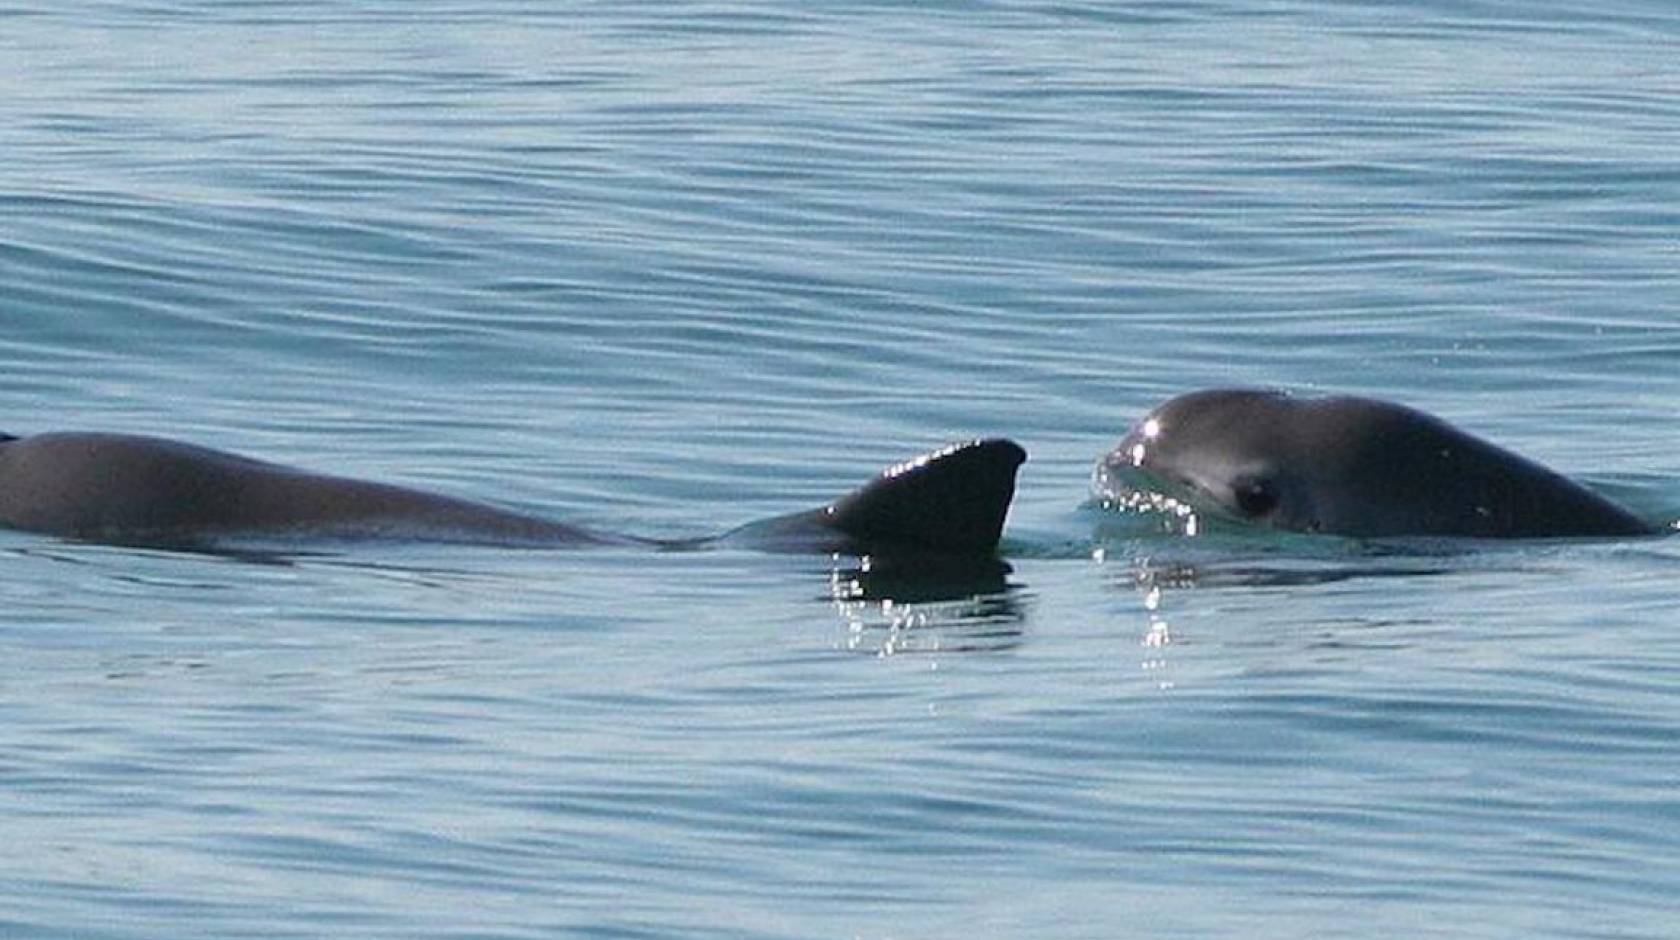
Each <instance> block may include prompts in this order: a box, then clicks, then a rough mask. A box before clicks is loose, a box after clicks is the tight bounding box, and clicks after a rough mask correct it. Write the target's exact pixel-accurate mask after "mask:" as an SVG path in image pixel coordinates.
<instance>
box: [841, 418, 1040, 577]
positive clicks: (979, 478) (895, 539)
mask: <svg viewBox="0 0 1680 940" xmlns="http://www.w3.org/2000/svg"><path fill="white" fill-rule="evenodd" d="M1026 459H1027V452H1026V451H1024V450H1022V449H1021V445H1019V444H1017V443H1015V442H1014V441H1010V440H1004V439H1002V438H993V439H990V440H983V441H969V442H968V443H966V444H953V445H952V446H950V447H947V448H944V449H943V450H938V451H934V452H933V453H931V454H927V455H925V456H922V457H917V458H916V459H914V460H910V461H906V462H904V463H901V464H898V465H897V466H893V467H888V468H887V469H886V470H885V471H884V472H882V474H881V475H880V476H879V477H878V478H876V479H875V480H874V481H872V482H871V483H869V484H868V485H866V486H864V487H863V488H862V489H859V490H855V491H853V492H851V493H849V494H847V495H846V496H843V497H841V498H840V499H839V500H837V501H835V502H834V504H833V505H831V506H829V507H828V508H826V509H824V510H821V511H820V512H821V513H822V518H823V521H824V523H825V524H826V525H827V526H828V527H829V528H832V529H834V530H836V531H838V532H841V533H843V534H845V535H846V536H848V537H849V538H851V539H853V540H855V541H856V542H857V543H858V545H859V546H860V547H862V548H864V549H874V550H880V549H881V548H891V547H899V548H920V549H930V550H934V551H941V552H953V553H962V554H983V553H988V552H993V551H996V550H997V544H998V537H999V536H1000V535H1002V533H1003V519H1004V516H1005V515H1006V514H1007V513H1008V512H1009V501H1010V500H1011V499H1012V498H1014V496H1015V471H1016V470H1017V469H1018V468H1019V467H1020V466H1021V463H1022V462H1023V461H1025V460H1026Z"/></svg>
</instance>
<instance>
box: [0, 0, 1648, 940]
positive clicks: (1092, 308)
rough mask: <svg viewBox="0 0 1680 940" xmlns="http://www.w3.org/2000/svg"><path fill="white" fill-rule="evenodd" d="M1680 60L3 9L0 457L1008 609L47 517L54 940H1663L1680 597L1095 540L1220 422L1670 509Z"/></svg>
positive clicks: (237, 10) (645, 17)
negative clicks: (991, 488) (374, 508)
mask: <svg viewBox="0 0 1680 940" xmlns="http://www.w3.org/2000/svg"><path fill="white" fill-rule="evenodd" d="M1677 44H1680V9H1676V8H1675V7H1674V5H1673V4H1671V3H1667V2H1657V0H1610V2H1608V3H1604V4H1598V5H1581V4H1565V3H1554V2H1527V0H1524V2H1518V0H1487V2H1463V3H1460V2H1455V3H1432V2H1414V3H1396V4H1374V3H1371V4H1367V3H1328V2H1325V3H1314V2H1290V0H1283V2H1258V0H1255V2H1216V0H1186V2H1154V3H1131V4H1113V5H1104V4H1032V3H1016V2H998V3H986V4H976V5H961V4H945V3H930V4H914V5H912V4H902V5H900V4H878V3H870V2H866V0H847V2H841V3H834V4H825V5H817V4H797V3H769V2H765V3H737V2H728V0H725V2H720V3H705V2H677V3H631V2H619V3H566V4H528V3H519V2H513V0H454V2H437V3H397V2H390V0H367V2H352V0H315V2H303V0H292V2H286V3H266V2H239V3H212V2H188V0H162V2H158V3H144V4H142V3H76V4H61V5H51V4H35V3H25V4H21V5H20V4H11V5H7V6H3V7H0V155H3V158H0V221H3V225H0V366H3V368H0V402H3V404H4V408H3V419H0V427H3V428H4V429H5V430H9V431H12V432H15V433H22V432H32V431H37V430H44V429H49V428H101V429H111V430H124V431H136V432H148V433H162V434H168V435H172V436H177V437H184V438H187V439H190V440H193V441H196V442H199V443H204V444H210V445H216V446H221V447H226V448H231V449H236V450H240V451H244V452H248V453H252V454H256V455H260V456H263V457H267V458H271V459H277V460H283V461H288V462H293V463H298V464H303V465H306V466H311V467H317V468H323V469H336V470H339V471H342V472H347V473H354V474H359V475H364V476H370V477H376V478H379V479H384V480H391V481H397V482H404V483H408V484H413V485H419V486H425V487H429V488H435V489H439V490H444V491H447V492H451V493H455V494H460V495H465V496H471V497H475V498H481V499H487V500H492V501H497V502H501V503H504V504H506V505H511V506H515V507H519V508H522V509H527V510H532V511H541V512H545V513H551V514H553V515H555V516H557V517H561V518H565V519H568V520H572V521H577V522H581V523H585V524H588V525H592V526H596V527H600V528H604V529H610V530H620V531H630V532H636V533H641V534H651V535H685V534H700V533H706V532H715V531H718V530H721V529H724V528H728V527H730V526H732V525H735V524H738V523H742V522H745V521H748V520H750V519H754V518H757V517H761V516H766V515H771V514H774V513H778V512H785V511H789V510H793V509H800V508H805V507H808V506H811V505H815V504H817V503H819V502H821V501H822V500H825V499H827V498H828V497H830V496H832V495H834V494H836V493H838V492H840V491H842V490H844V489H847V488H849V487H851V486H853V485H854V484H856V483H858V482H861V481H862V480H863V479H865V478H866V477H868V476H869V475H870V474H872V473H874V472H875V471H876V470H878V469H879V468H880V467H882V466H884V465H885V464H887V463H890V462H892V461H894V460H897V459H899V458H902V457H905V456H908V455H910V454H912V453H915V452H917V451H920V450H923V449H925V448H928V447H931V446H934V445H937V444H940V443H943V442H945V441H949V440H954V439H958V438H962V437H967V436H972V435H977V434H1007V435H1010V436H1013V437H1016V438H1018V439H1020V440H1021V441H1023V442H1024V443H1025V444H1026V445H1027V446H1028V448H1029V449H1030V450H1031V451H1032V454H1033V460H1032V462H1031V463H1029V464H1028V465H1027V466H1026V468H1025V469H1024V471H1023V474H1022V478H1021V490H1020V495H1019V499H1018V502H1017V504H1016V507H1015V510H1014V513H1013V515H1012V518H1011V527H1010V534H1009V536H1008V546H1007V553H1008V554H1009V555H1010V556H1011V558H1012V563H1013V566H1014V571H1013V573H1012V574H1010V575H1009V576H1008V577H1007V579H1006V581H1005V582H1004V583H1003V584H1001V585H990V586H985V585H978V586H975V587H974V590H972V591H969V592H968V593H966V594H964V593H959V594H958V596H956V597H947V598H944V599H937V598H935V599H930V598H929V597H928V596H926V592H922V591H920V590H919V588H920V587H922V585H918V584H915V583H911V584H909V585H906V584H904V583H900V582H896V581H893V580H891V579H888V578H882V577H879V576H878V573H873V572H872V573H860V572H856V571H854V570H852V569H853V567H854V566H853V565H852V564H851V563H850V562H848V561H847V560H844V559H840V560H830V559H827V558H820V557H818V558H810V557H787V556H777V555H764V554H754V553H751V552H746V551H733V550H731V551H714V552H700V553H688V554H670V553H655V552H642V551H632V550H621V549H610V550H600V551H571V552H564V551H500V550H495V549H485V548H450V547H434V546H391V547H384V548H371V547H370V548H366V549H356V550H350V551H341V552H337V553H332V554H323V555H310V556H304V557H298V558H294V559H290V560H289V562H284V563H259V562H256V561H252V560H238V559H228V558H217V557H202V556H191V555H180V554H170V553H165V552H153V551H136V550H128V549H117V548H108V547H99V546H90V545H80V544H73V543H65V542H60V541H55V540H53V539H49V538H42V537H37V536H31V535H23V534H17V533H0V553H3V554H4V556H5V557H4V561H5V574H4V576H0V605H3V611H4V613H3V614H0V649H3V650H4V665H0V839H3V840H4V843H5V845H6V847H7V848H6V851H4V852H3V853H0V936H5V937H20V938H77V940H83V938H102V940H103V938H111V940H115V938H124V940H126V938H135V940H138V938H157V937H321V936H333V937H370V938H371V937H380V938H385V937H389V938H399V937H400V938H463V940H464V938H475V940H487V938H534V937H554V936H587V937H614V938H653V937H673V938H675V937H683V938H692V937H720V938H721V937H731V938H735V937H751V938H809V937H835V938H853V937H857V938H902V937H961V938H974V937H1058V938H1083V937H1091V938H1096V937H1116V936H1150V937H1164V936H1180V937H1205V936H1230V937H1244V938H1253V937H1276V938H1286V937H1287V938H1294V937H1306V936H1314V937H1360V938H1364V937H1406V938H1417V937H1488V938H1496V937H1497V938H1504V937H1515V936H1525V937H1581V938H1585V937H1595V938H1606V937H1618V938H1629V937H1641V938H1644V937H1651V938H1656V937H1671V936H1675V935H1677V934H1680V915H1677V914H1676V913H1675V910H1676V908H1675V898H1676V897H1680V792H1677V781H1680V613H1677V610H1680V604H1677V599H1680V542H1677V541H1676V539H1673V538H1669V539H1652V540H1643V541H1630V542H1621V543H1615V542H1612V543H1588V544H1561V545H1559V544H1531V545H1512V546H1503V547H1497V548H1490V547H1486V546H1482V547H1471V548H1468V549H1467V550H1463V551H1442V552H1439V553H1420V554H1401V555H1385V554H1382V553H1380V552H1377V551H1371V550H1367V549H1365V548H1363V547H1360V546H1331V547H1324V546H1317V547H1311V548H1302V547H1301V546H1299V545H1298V544H1297V543H1296V542H1294V541H1286V542H1277V541H1274V540H1265V539H1247V540H1244V539H1241V538H1238V539H1234V540H1231V541H1228V542H1219V541H1212V540H1193V539H1184V538H1173V537H1169V536H1156V537H1137V538H1126V537H1122V538H1110V539H1107V540H1101V539H1099V538H1098V537H1097V536H1096V534H1094V533H1095V532H1096V530H1097V529H1099V528H1101V526H1102V520H1101V519H1094V518H1093V515H1092V512H1091V511H1090V510H1089V509H1088V508H1087V509H1082V508H1081V504H1082V502H1083V501H1084V499H1085V496H1086V491H1087V485H1088V479H1089V474H1090V469H1091V466H1092V464H1093V463H1094V461H1095V460H1096V458H1097V457H1098V455H1099V454H1101V453H1102V452H1103V451H1104V450H1105V449H1106V448H1107V447H1109V446H1111V445H1112V443H1113V441H1114V440H1115V439H1116V438H1118V436H1119V435H1120V434H1121V433H1122V432H1123V431H1124V429H1125V427H1126V426H1127V425H1128V424H1129V423H1130V422H1131V420H1132V419H1133V418H1135V417H1136V416H1137V415H1139V414H1140V413H1141V412H1142V411H1144V410H1145V409H1147V408H1148V407H1149V406H1151V405H1153V404H1154V403H1156V402H1157V401H1158V400H1160V399H1161V398H1163V397H1166V396H1168V395H1170V394H1173V393H1176V392H1179V391H1183V390H1187V389H1190V388H1196V387H1201V386H1207V385H1216V384H1237V383H1240V384H1262V385H1280V386H1285V387H1289V388H1293V389H1296V390H1299V391H1303V392H1312V391H1322V390H1333V391H1342V392H1358V393H1365V394H1375V395H1381V396H1385V397H1391V398H1397V399H1400V400H1403V401H1405V402H1407V403H1409V404H1412V405H1415V406H1418V407H1422V408H1425V409H1428V410H1431V411H1435V412H1437V413H1439V414H1442V415H1444V416H1446V417H1448V418H1450V419H1452V420H1454V421H1456V422H1459V423H1461V424H1463V425H1465V426H1468V427H1470V428H1472V429H1473V430H1476V431H1478V432H1480V433H1482V434H1485V435H1487V436H1491V437H1493V438H1495V439H1497V440H1499V441H1500V442H1502V443H1504V444H1506V445H1508V446H1511V447H1513V448H1515V449H1517V450H1520V451H1523V452H1525V453H1528V454H1530V455H1532V456H1535V457H1537V458H1540V459H1542V460H1545V461H1547V462H1549V463H1551V464H1553V465H1555V466H1557V467H1559V468H1561V469H1564V470H1566V471H1569V472H1571V473H1573V474H1575V475H1577V476H1580V477H1582V478H1584V479H1586V480H1587V481H1589V482H1591V483H1593V484H1595V485H1598V486H1602V487H1606V488H1610V489H1612V490H1615V491H1616V492H1618V493H1621V494H1623V495H1624V496H1626V497H1627V498H1628V499H1629V500H1630V501H1631V502H1634V503H1636V504H1638V505H1640V506H1641V507H1642V508H1643V509H1644V510H1645V511H1646V512H1647V513H1648V514H1652V515H1653V516H1655V517H1666V518H1673V517H1674V516H1680V509H1677V508H1676V507H1677V506H1680V369H1676V367H1675V366H1676V363H1677V362H1680V303H1677V298H1680V253H1677V249H1676V245H1677V237H1680V209H1677V208H1676V207H1677V206H1680V157H1677V154H1680V57H1677V56H1676V55H1675V50H1676V48H1680V45H1677Z"/></svg>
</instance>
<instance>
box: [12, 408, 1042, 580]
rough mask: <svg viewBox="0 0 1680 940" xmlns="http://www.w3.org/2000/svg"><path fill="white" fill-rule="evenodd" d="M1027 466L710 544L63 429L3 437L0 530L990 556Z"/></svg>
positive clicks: (903, 469) (766, 525) (960, 464)
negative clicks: (600, 528)
mask: <svg viewBox="0 0 1680 940" xmlns="http://www.w3.org/2000/svg"><path fill="white" fill-rule="evenodd" d="M1025 459H1026V453H1025V452H1024V451H1023V450H1022V449H1021V448H1020V447H1019V446H1018V445H1016V444H1015V443H1013V442H1011V441H1007V440H1001V439H994V440H980V441H971V442H969V443H965V444H959V445H954V446H951V447H948V448H945V449H944V450H940V451H936V452H934V453H931V454H928V455H926V456H924V457H920V458H917V459H915V460H912V461H908V462H906V463H903V464H900V465H897V466H895V467H892V468H889V469H888V470H887V471H885V472H884V473H882V474H881V475H880V476H879V477H877V478H875V479H874V480H872V481H871V482H869V483H868V484H866V485H864V486H862V487H860V488H859V489H857V490H855V491H853V492H851V493H849V494H847V495H845V496H843V497H841V498H840V499H837V500H835V501H834V502H833V503H831V504H829V505H826V506H822V507H819V508H817V509H814V510H809V511H805V512H799V513H793V514H790V515H787V516H780V517H777V518H774V519H768V520H764V521H761V522H757V523H753V524H750V525H747V526H744V527H742V528H741V529H738V530H736V531H734V532H730V533H726V534H724V535H722V536H715V537H708V538H703V539H688V540H672V541H660V540H654V539H641V538H636V537H634V536H619V535H610V534H605V533H598V532H593V531H589V530H587V529H584V528H581V527H578V526H574V525H569V524H567V523H563V522H557V521H554V520H550V519H544V518H541V517H539V516H534V515H528V514H525V513H520V512H515V511H511V510H507V509H502V508H498V507H496V506H492V505H488V504H485V503H480V502H475V501H472V500H466V499H458V498H455V497H452V496H445V495H441V494H437V493H430V492H425V491H422V490H417V489H411V488H408V487H403V486H394V485H390V484H386V483H377V482H373V481H369V480H359V479H353V478H350V477H341V476H334V475H330V474H323V473H314V472H310V471H306V470H300V469H296V468H292V467H287V466H283V465H280V464H274V463H268V462H266V461H262V460H254V459H251V458H249V457H242V456H240V455H237V454H232V453H227V452H224V451H219V450H212V449H210V448H205V447H198V446H195V445H192V444H187V443H182V442H180V441H173V440H167V439H162V438H154V437H141V436H135V435H125V434H102V433H85V432H59V433H47V434H37V435H33V436H30V437H23V438H7V439H4V440H3V441H0V525H3V526H6V527H10V528H13V529H21V530H25V531H29V532H39V533H46V534H51V535H57V536H64V537H68V538H74V539H81V540H87V541H95V542H109V543H119V544H133V545H159V546H164V547H214V546H216V545H218V544H222V543H226V542H230V541H237V540H240V539H248V538H256V539H263V538H281V539H303V540H323V539H324V540H365V539H388V540H415V541H451V542H472V543H484V544H494V545H524V546H571V545H580V546H581V545H612V544H619V545H648V546H653V547H698V546H702V545H707V544H713V543H727V544H747V545H751V546H754V547H760V548H765V549H769V550H778V551H812V552H846V553H855V554H867V553H871V552H898V553H917V552H927V553H945V554H959V555H960V554H986V553H991V552H993V551H995V550H996V548H997V543H998V538H999V535H1000V533H1001V531H1002V528H1003V523H1004V517H1005V514H1006V513H1007V511H1008V507H1009V502H1010V499H1011V498H1012V497H1013V494H1014V490H1015V474H1016V470H1017V468H1018V467H1019V466H1020V464H1021V462H1022V461H1023V460H1025Z"/></svg>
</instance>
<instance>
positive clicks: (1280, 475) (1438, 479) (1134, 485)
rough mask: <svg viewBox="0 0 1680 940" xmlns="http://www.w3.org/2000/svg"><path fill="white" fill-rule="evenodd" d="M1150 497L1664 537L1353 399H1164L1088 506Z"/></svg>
mask: <svg viewBox="0 0 1680 940" xmlns="http://www.w3.org/2000/svg"><path fill="white" fill-rule="evenodd" d="M1148 486H1159V487H1160V488H1161V489H1162V490H1163V491H1165V492H1167V493H1168V494H1169V495H1170V494H1172V493H1179V494H1182V495H1183V496H1184V498H1185V500H1186V501H1188V502H1189V503H1190V504H1192V505H1196V504H1198V503H1201V504H1204V505H1205V504H1208V503H1211V504H1212V505H1213V506H1214V507H1216V508H1217V509H1218V510H1219V511H1221V512H1222V513H1224V514H1226V515H1229V516H1233V517H1236V518H1238V519H1242V520H1247V521H1249V522H1252V523H1255V524H1258V525H1262V526H1267V527H1270V528H1274V529H1279V530H1284V531H1290V532H1321V533H1325V534H1331V535H1343V536H1352V537H1383V536H1455V537H1467V538H1500V539H1504V538H1574V537H1609V536H1630V535H1651V534H1656V533H1657V532H1659V531H1662V530H1661V529H1660V528H1659V527H1657V526H1654V525H1652V524H1650V523H1648V522H1646V521H1645V520H1642V519H1640V518H1639V517H1638V516H1636V515H1634V513H1633V512H1631V511H1630V510H1628V509H1627V508H1626V507H1623V506H1621V505H1618V504H1617V503H1616V502H1614V501H1613V500H1611V499H1609V498H1607V497H1605V496H1602V495H1599V494H1598V493H1595V492H1593V491H1592V490H1589V489H1587V488H1586V487H1584V486H1582V485H1580V484H1579V483H1576V482H1574V481H1572V480H1570V479H1568V478H1566V477H1564V476H1562V475H1560V474H1558V473H1555V472H1553V471H1552V470H1549V469H1547V468H1546V467H1543V466H1541V465H1540V464H1538V463H1536V462H1534V461H1532V460H1529V459H1528V458H1526V457H1522V456H1520V455H1518V454H1515V453H1512V452H1511V451H1508V450H1506V449H1504V448H1502V447H1499V446H1497V445H1494V444H1491V443H1489V442H1487V441H1484V440H1482V439H1481V438H1478V437H1475V436H1474V435H1471V434H1469V433H1466V432H1465V431H1462V430H1459V429H1458V428H1456V427H1453V426H1452V425H1450V424H1448V423H1446V422H1445V421H1442V420H1441V419H1439V418H1436V417H1433V416H1431V415H1428V414H1425V413H1423V412H1421V411H1416V410H1414V409H1411V408H1407V407H1405V406H1403V405H1396V404H1393V403H1391V402H1386V401H1378V400H1376V399H1370V398H1355V397H1350V396H1334V397H1326V398H1295V397H1292V396H1290V395H1287V394H1284V393H1281V392H1276V391H1261V390H1249V389H1212V390H1208V391H1199V392H1192V393H1190V394H1187V395H1181V396H1179V397H1177V398H1174V399H1172V400H1170V401H1168V402H1166V403H1165V404H1163V405H1161V406H1160V407H1158V408H1156V409H1155V410H1154V411H1152V412H1150V413H1149V414H1148V415H1147V416H1146V417H1145V418H1144V419H1143V420H1142V421H1140V422H1138V424H1137V426H1136V427H1134V428H1133V429H1132V431H1131V433H1129V434H1127V435H1126V437H1125V438H1124V439H1123V440H1121V441H1120V443H1119V445H1118V446H1117V447H1115V449H1114V450H1113V452H1111V453H1110V454H1109V455H1108V456H1107V457H1106V458H1104V459H1103V461H1102V463H1100V464H1099V465H1098V467H1097V472H1096V478H1095V484H1094V488H1095V490H1096V493H1097V495H1098V496H1099V497H1103V498H1107V499H1111V500H1116V499H1122V498H1123V497H1124V496H1125V495H1126V494H1127V493H1128V492H1136V491H1138V490H1139V489H1141V488H1143V487H1148Z"/></svg>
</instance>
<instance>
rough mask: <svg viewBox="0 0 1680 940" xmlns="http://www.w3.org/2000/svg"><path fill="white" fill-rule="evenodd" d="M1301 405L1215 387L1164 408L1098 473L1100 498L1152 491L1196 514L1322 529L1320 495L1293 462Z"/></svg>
mask: <svg viewBox="0 0 1680 940" xmlns="http://www.w3.org/2000/svg"><path fill="white" fill-rule="evenodd" d="M1296 404H1297V403H1296V402H1295V401H1294V400H1293V399H1291V398H1289V397H1288V396H1286V395H1284V394H1282V393H1280V392H1272V391H1261V390H1248V389H1214V390H1209V391H1203V392H1193V393H1191V394H1188V395H1182V396H1179V397H1178V398H1174V399H1172V400H1171V401H1168V402H1166V403H1165V404H1163V405H1161V406H1160V407H1158V408H1156V409H1155V410H1154V411H1151V412H1150V413H1149V414H1148V415H1146V416H1145V417H1144V418H1143V420H1141V421H1139V422H1138V423H1137V424H1136V426H1134V427H1133V428H1132V429H1131V431H1130V433H1128V434H1127V435H1126V436H1125V437H1124V438H1123V439H1121V441H1120V443H1119V444H1118V445H1117V446H1116V447H1115V448H1114V450H1113V452H1111V453H1110V454H1109V455H1108V456H1107V457H1106V458H1105V459H1104V460H1103V462H1102V463H1101V464H1100V465H1099V466H1098V468H1097V477H1096V488H1097V493H1098V495H1099V496H1102V497H1105V498H1109V499H1118V498H1121V497H1122V496H1123V495H1124V494H1126V493H1127V492H1130V491H1134V490H1138V489H1143V488H1150V489H1156V490H1158V491H1161V492H1164V493H1166V494H1168V495H1171V496H1174V497H1177V498H1179V499H1181V500H1183V501H1184V502H1186V503H1188V504H1190V505H1192V506H1194V507H1196V508H1197V509H1199V510H1204V511H1205V510H1213V511H1215V512H1217V513H1219V514H1221V515H1225V516H1230V517H1232V518H1236V519H1240V520H1243V521H1246V522H1249V523H1253V524H1257V525H1264V526H1269V527H1272V528H1276V529H1284V530H1290V531H1299V532H1317V531H1320V530H1322V529H1323V528H1324V521H1323V518H1322V516H1323V514H1324V511H1325V508H1326V507H1324V506H1323V505H1321V502H1322V500H1321V499H1320V498H1319V496H1320V493H1319V492H1318V491H1317V490H1315V488H1314V487H1312V486H1310V485H1308V484H1309V481H1308V480H1307V479H1305V478H1304V474H1303V472H1302V471H1303V468H1301V467H1300V466H1299V465H1298V463H1297V462H1295V461H1293V460H1292V459H1290V458H1291V452H1292V449H1293V444H1294V440H1293V439H1294V437H1295V436H1296V434H1295V433H1294V432H1293V431H1292V429H1291V428H1290V422H1289V420H1288V418H1289V417H1290V415H1291V412H1292V411H1293V410H1294V408H1295V406H1296Z"/></svg>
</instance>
